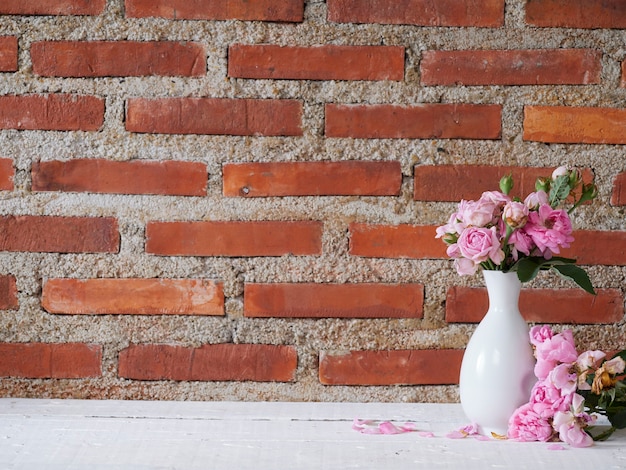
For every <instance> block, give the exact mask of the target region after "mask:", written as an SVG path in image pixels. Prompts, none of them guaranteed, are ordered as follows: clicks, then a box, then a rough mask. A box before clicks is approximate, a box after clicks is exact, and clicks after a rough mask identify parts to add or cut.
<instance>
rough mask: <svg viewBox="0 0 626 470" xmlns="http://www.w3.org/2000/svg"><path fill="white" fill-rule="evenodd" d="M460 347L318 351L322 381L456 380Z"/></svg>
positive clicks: (405, 382) (415, 382) (395, 382)
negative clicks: (334, 352) (335, 352)
mask: <svg viewBox="0 0 626 470" xmlns="http://www.w3.org/2000/svg"><path fill="white" fill-rule="evenodd" d="M462 359H463V350H460V349H432V350H431V349H422V350H392V351H351V352H349V353H347V354H332V353H328V352H325V351H322V352H321V353H320V365H319V367H320V369H319V378H320V382H321V383H322V384H324V385H446V384H458V383H459V373H460V371H461V361H462Z"/></svg>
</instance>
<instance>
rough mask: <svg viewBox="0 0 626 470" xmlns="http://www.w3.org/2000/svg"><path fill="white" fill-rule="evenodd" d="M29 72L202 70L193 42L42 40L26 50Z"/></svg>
mask: <svg viewBox="0 0 626 470" xmlns="http://www.w3.org/2000/svg"><path fill="white" fill-rule="evenodd" d="M30 55H31V58H32V62H33V72H34V73H35V74H37V75H43V76H47V77H124V76H134V77H139V76H149V75H165V76H188V77H199V76H203V75H205V73H206V52H205V51H204V47H203V46H202V45H200V44H196V43H189V42H187V43H182V42H169V41H153V42H135V41H89V42H88V41H43V42H35V43H33V44H32V46H31V49H30Z"/></svg>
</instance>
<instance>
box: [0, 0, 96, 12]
mask: <svg viewBox="0 0 626 470" xmlns="http://www.w3.org/2000/svg"><path fill="white" fill-rule="evenodd" d="M105 7H106V0H2V3H0V14H2V15H99V14H100V13H102V12H103V11H104V8H105Z"/></svg>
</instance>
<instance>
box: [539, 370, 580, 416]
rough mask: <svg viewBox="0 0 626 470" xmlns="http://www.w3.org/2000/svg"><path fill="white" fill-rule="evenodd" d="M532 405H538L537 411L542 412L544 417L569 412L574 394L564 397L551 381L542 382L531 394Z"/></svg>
mask: <svg viewBox="0 0 626 470" xmlns="http://www.w3.org/2000/svg"><path fill="white" fill-rule="evenodd" d="M530 403H534V404H535V405H536V406H535V409H536V410H542V415H545V414H547V413H550V412H552V413H555V412H557V411H567V410H569V408H570V405H571V404H572V394H566V395H562V394H561V390H559V389H558V388H556V387H555V386H554V384H553V383H552V382H551V381H550V380H547V379H546V380H540V381H538V382H537V383H536V384H535V386H534V387H533V389H532V391H531V392H530Z"/></svg>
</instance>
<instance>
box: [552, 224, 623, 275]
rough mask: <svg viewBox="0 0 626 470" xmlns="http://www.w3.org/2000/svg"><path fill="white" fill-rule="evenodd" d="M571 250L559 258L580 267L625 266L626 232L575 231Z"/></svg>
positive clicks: (563, 252)
mask: <svg viewBox="0 0 626 470" xmlns="http://www.w3.org/2000/svg"><path fill="white" fill-rule="evenodd" d="M573 235H574V242H573V243H572V245H571V248H567V249H565V250H561V256H565V257H569V258H575V259H576V262H577V263H578V264H582V265H594V264H595V265H605V266H626V231H619V230H606V231H605V230H576V231H574V234H573Z"/></svg>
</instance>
